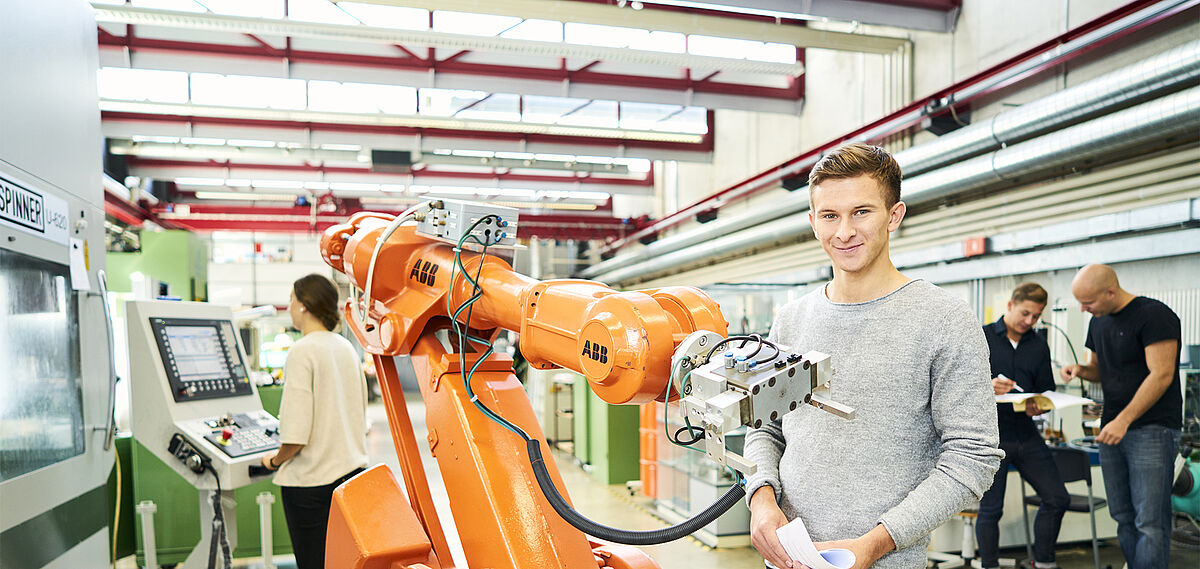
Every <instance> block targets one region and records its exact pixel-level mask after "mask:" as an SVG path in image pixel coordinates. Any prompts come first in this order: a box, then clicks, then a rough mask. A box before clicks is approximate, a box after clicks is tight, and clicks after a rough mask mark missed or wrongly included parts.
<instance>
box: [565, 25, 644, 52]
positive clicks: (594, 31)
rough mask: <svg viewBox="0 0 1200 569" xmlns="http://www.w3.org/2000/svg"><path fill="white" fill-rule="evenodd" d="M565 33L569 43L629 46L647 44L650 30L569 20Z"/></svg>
mask: <svg viewBox="0 0 1200 569" xmlns="http://www.w3.org/2000/svg"><path fill="white" fill-rule="evenodd" d="M563 35H564V37H565V38H566V41H567V42H568V43H577V44H581V45H598V46H601V47H629V45H630V44H631V43H637V44H645V43H646V41H647V39H648V38H649V36H650V31H649V30H639V29H637V28H622V27H617V26H602V25H599V24H580V23H576V22H567V24H566V26H565V28H564V34H563Z"/></svg>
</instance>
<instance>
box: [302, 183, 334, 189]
mask: <svg viewBox="0 0 1200 569" xmlns="http://www.w3.org/2000/svg"><path fill="white" fill-rule="evenodd" d="M304 189H306V190H328V189H329V182H304Z"/></svg>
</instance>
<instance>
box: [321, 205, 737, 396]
mask: <svg viewBox="0 0 1200 569" xmlns="http://www.w3.org/2000/svg"><path fill="white" fill-rule="evenodd" d="M389 221H391V220H390V219H388V218H385V217H381V216H379V215H378V214H366V213H364V214H359V215H356V216H354V217H352V218H351V219H350V221H349V222H348V223H347V224H346V225H339V226H335V227H332V228H330V229H329V230H327V231H326V232H325V235H324V237H323V238H322V242H321V248H322V252H323V254H324V257H325V260H326V261H327V262H328V263H329V264H330V265H331V266H332V267H334V268H335V269H337V270H339V271H342V272H344V273H346V275H347V276H348V277H349V278H350V279H351V280H352V281H353V282H354V284H355V285H357V286H358V287H359V288H363V289H365V288H366V284H367V283H366V281H367V273H368V271H369V265H370V260H371V257H372V253H373V251H374V250H375V246H376V243H377V241H378V239H379V237H380V236H381V234H382V233H383V230H384V228H385V227H386V226H387V225H388V222H389ZM454 257H455V255H454V251H453V249H452V247H451V246H450V245H448V244H444V243H440V242H436V241H433V240H431V239H429V238H427V237H423V236H421V235H419V234H417V233H416V231H415V229H414V227H413V226H402V227H400V228H399V229H398V230H397V231H396V233H395V234H393V235H392V236H391V238H390V239H389V240H388V242H387V245H386V246H385V247H384V248H382V249H381V250H380V253H379V255H378V259H377V260H376V265H377V266H379V267H387V268H388V270H387V272H386V273H377V274H376V275H375V282H374V283H372V295H371V296H373V297H374V298H373V300H374V301H375V302H373V306H372V307H370V315H369V318H368V321H375V322H378V326H377V327H375V328H374V329H370V328H372V326H371V324H370V323H368V324H366V325H365V326H364V327H359V326H355V327H354V332H355V334H357V335H358V336H359V340H360V341H361V342H362V343H363V346H364V347H366V349H367V351H369V352H371V353H376V354H382V355H399V354H408V353H410V352H411V351H412V349H413V346H414V345H415V344H416V342H417V340H418V339H419V338H420V336H421V334H422V333H424V332H425V331H426V329H427V327H428V325H429V322H430V320H432V319H437V318H445V317H447V314H448V312H449V310H448V308H447V307H457V306H460V305H462V304H463V303H464V302H466V301H467V299H468V298H470V297H471V293H472V289H473V288H474V287H473V286H472V285H471V283H470V282H469V281H468V279H467V278H465V277H464V276H463V274H462V272H461V271H459V272H458V274H457V278H454V279H451V274H452V273H453V272H454V271H455V265H454ZM461 257H462V259H461V262H462V266H463V267H464V268H465V270H466V272H467V273H468V274H469V275H471V276H472V278H473V279H474V278H475V277H474V275H476V274H478V275H479V276H478V279H477V280H478V283H479V289H480V290H481V291H482V294H483V296H482V298H480V299H479V300H478V302H476V303H474V305H473V307H472V312H471V320H470V322H469V323H468V322H465V321H463V322H461V323H462V324H466V325H468V326H469V327H470V329H472V330H476V331H480V333H492V332H495V331H498V330H499V329H506V330H513V331H516V332H519V333H520V337H521V353H522V355H523V356H524V357H525V358H526V359H527V360H528V361H529V363H530V364H531V365H533V366H535V367H538V368H543V369H545V368H552V367H563V368H566V369H570V370H573V371H577V372H579V373H581V374H583V375H584V376H585V377H586V378H587V380H588V383H589V384H590V385H591V388H592V390H593V391H594V392H595V393H596V395H598V396H599V397H600V398H601V399H603V400H605V401H606V402H608V403H613V404H624V403H633V404H641V403H648V402H650V401H654V400H659V401H663V400H664V399H663V398H664V397H665V395H666V387H667V380H668V377H669V375H670V365H671V364H670V361H671V355H672V353H673V352H674V350H675V346H676V345H678V344H679V342H680V341H682V340H683V338H684V337H686V336H687V335H688V334H690V333H692V332H695V331H697V330H708V331H712V332H715V333H717V334H720V335H722V336H723V335H724V334H725V332H726V327H727V324H726V322H725V319H724V317H722V315H721V311H720V307H719V306H717V303H716V302H714V301H713V300H712V299H711V298H710V297H709V296H708V295H706V294H704V293H703V292H702V291H700V290H698V289H695V288H691V287H668V288H661V289H650V290H642V291H635V292H617V291H615V290H613V289H611V288H608V287H607V286H605V285H603V284H600V283H597V282H594V281H584V280H552V281H536V280H534V279H531V278H529V277H526V276H523V275H520V274H518V273H516V272H514V271H513V269H512V267H511V266H509V265H508V263H506V262H504V261H503V260H501V259H500V258H498V257H495V256H490V255H489V256H483V255H479V254H477V253H473V252H467V251H464V252H463V253H462V255H461ZM480 265H482V267H481V266H480ZM352 309H353V307H350V306H348V307H347V318H348V319H349V320H350V321H352V322H353V321H355V317H354V313H353V311H352Z"/></svg>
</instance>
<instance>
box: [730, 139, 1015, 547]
mask: <svg viewBox="0 0 1200 569" xmlns="http://www.w3.org/2000/svg"><path fill="white" fill-rule="evenodd" d="M900 178H901V173H900V166H899V165H898V164H897V163H896V161H895V159H893V158H892V156H891V155H890V154H888V153H887V151H885V150H883V149H882V148H879V147H875V146H869V145H866V144H858V143H852V144H848V145H845V146H842V147H840V148H838V149H836V150H834V151H832V152H831V153H829V154H828V155H826V156H825V157H824V158H822V159H821V161H820V162H818V163H817V165H816V166H815V167H814V168H813V170H812V172H811V174H810V175H809V191H810V204H811V211H810V212H809V219H808V221H809V223H810V224H811V225H812V227H813V232H814V233H815V234H816V237H817V239H818V241H819V242H820V244H821V247H822V248H823V249H824V250H825V253H826V254H827V255H828V256H829V258H830V260H831V261H832V264H833V280H832V281H831V282H829V283H828V284H826V285H825V286H823V287H820V288H818V289H817V290H814V291H812V292H811V293H809V294H807V295H805V296H803V297H801V298H800V299H797V300H795V301H793V302H790V303H788V304H787V305H785V306H783V307H782V308H780V310H779V313H778V315H777V317H776V319H775V322H774V324H773V325H772V327H771V340H772V341H775V342H779V343H781V344H785V345H787V346H790V347H792V349H795V350H797V351H809V350H818V351H821V352H825V353H828V354H830V355H831V356H832V361H833V369H834V382H833V392H832V393H831V395H832V397H833V398H834V399H836V400H837V401H840V402H843V403H845V404H847V405H849V406H851V407H855V408H856V416H855V418H854V419H853V420H846V419H842V418H840V417H836V416H834V415H831V414H828V413H825V412H822V411H820V410H818V409H816V408H813V407H811V406H808V405H801V406H799V407H798V408H797V409H796V410H794V411H792V412H790V413H787V414H786V415H784V416H783V417H782V418H781V419H780V420H776V421H772V422H771V423H768V424H765V425H763V428H761V429H753V430H751V431H750V432H749V433H748V434H747V436H746V445H745V451H746V457H747V458H749V459H750V460H752V461H754V462H755V463H756V464H757V465H758V471H757V472H756V473H755V474H754V475H753V476H751V477H750V478H749V479H748V480H747V481H746V494H747V496H748V498H747V499H748V502H749V506H750V512H751V521H750V529H751V541H752V543H753V544H754V546H755V547H756V548H757V549H758V551H759V553H761V554H762V556H763V557H764V558H765V559H766V561H767V562H768V564H770V565H771V566H774V567H781V568H783V567H799V566H800V563H798V562H797V561H795V560H793V559H790V558H789V556H788V554H787V552H786V551H785V549H784V547H783V545H782V543H781V542H780V540H779V537H778V535H777V530H778V529H779V528H780V527H781V526H784V525H785V524H787V523H788V521H789V520H792V519H795V518H797V517H799V518H800V519H801V520H802V521H803V523H805V524H806V526H807V529H808V532H809V534H810V535H811V537H812V539H813V540H814V541H816V542H817V549H822V550H824V549H833V548H844V549H848V550H850V551H851V552H853V553H854V556H855V559H856V561H855V564H854V567H855V568H857V569H861V568H865V567H872V566H873V567H877V568H899V567H904V568H923V567H925V549H926V545H927V544H928V542H929V532H930V531H932V530H933V529H934V528H936V527H938V526H939V525H941V524H942V523H943V522H945V521H946V520H948V519H949V518H950V517H952V516H954V515H955V514H956V513H958V512H959V511H961V510H962V509H963V508H964V507H966V506H968V505H973V504H974V503H975V501H976V500H978V499H979V498H980V497H981V496H983V493H984V491H986V490H987V488H988V485H990V484H991V483H992V478H993V476H994V474H995V472H996V468H997V467H998V465H999V463H1000V458H1001V456H1002V454H1003V453H1001V452H1000V450H999V449H997V448H996V447H997V444H998V442H999V435H998V434H997V429H996V405H995V403H994V401H993V400H992V390H991V384H990V381H989V378H990V377H991V376H990V375H989V374H988V367H987V365H988V364H987V343H986V342H985V341H984V339H983V334H982V333H980V329H979V323H978V321H976V320H975V317H974V316H973V315H972V313H971V310H970V309H969V308H968V307H967V305H966V303H965V302H963V301H962V300H960V299H958V298H956V297H954V296H953V295H951V294H950V293H947V292H946V291H944V290H942V289H940V288H938V287H936V286H934V285H932V284H930V283H929V282H926V281H923V280H911V279H909V278H908V277H906V276H904V275H903V274H901V273H900V271H898V270H897V269H896V267H895V265H893V264H892V261H891V258H890V256H889V254H888V240H889V236H890V234H891V233H892V232H893V231H896V229H898V228H899V226H900V222H901V220H903V219H904V213H905V205H904V202H902V201H900Z"/></svg>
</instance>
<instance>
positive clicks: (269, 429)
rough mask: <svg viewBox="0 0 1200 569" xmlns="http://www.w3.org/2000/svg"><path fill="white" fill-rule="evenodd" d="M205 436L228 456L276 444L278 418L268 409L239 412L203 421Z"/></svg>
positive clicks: (261, 449) (269, 448) (260, 449)
mask: <svg viewBox="0 0 1200 569" xmlns="http://www.w3.org/2000/svg"><path fill="white" fill-rule="evenodd" d="M203 424H204V426H205V427H207V428H208V431H209V432H208V434H206V435H204V439H205V440H207V441H208V442H210V443H212V444H213V446H215V447H217V449H218V450H220V451H221V452H223V453H225V454H227V455H229V456H230V457H231V458H239V457H242V456H246V455H249V454H256V453H261V452H265V451H268V450H275V449H277V448H279V421H278V420H276V419H275V417H272V416H271V414H270V413H267V412H265V411H259V412H254V413H238V414H236V415H226V416H224V417H220V418H216V419H206V420H204V421H203Z"/></svg>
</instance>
